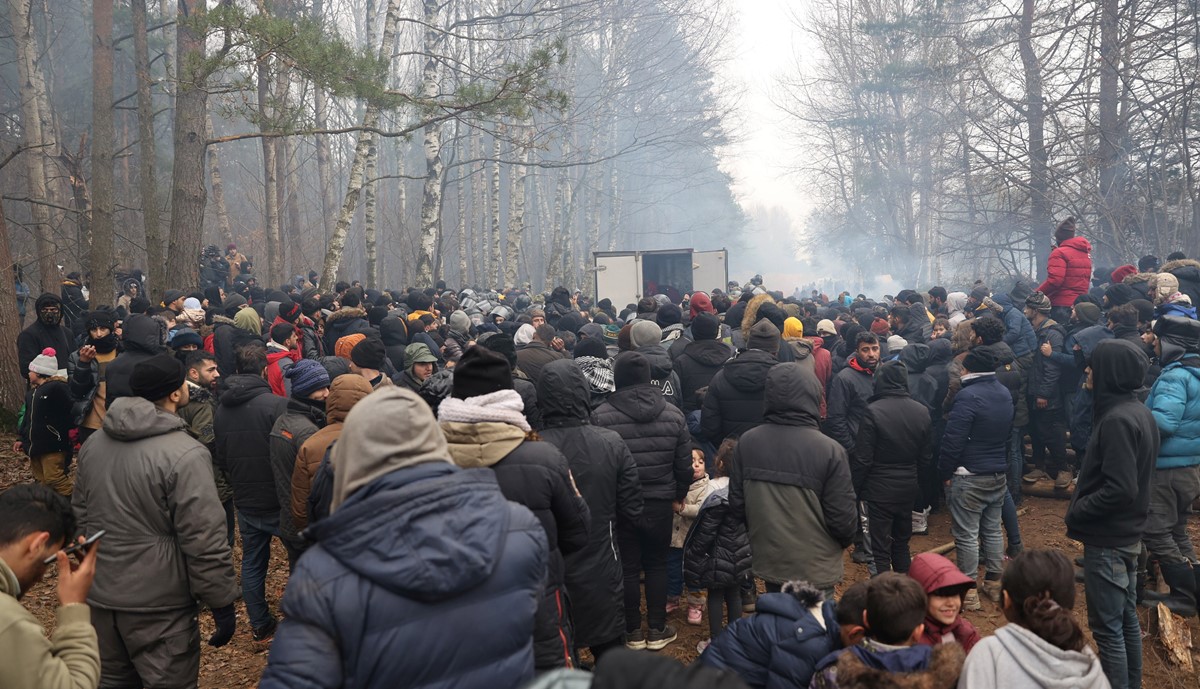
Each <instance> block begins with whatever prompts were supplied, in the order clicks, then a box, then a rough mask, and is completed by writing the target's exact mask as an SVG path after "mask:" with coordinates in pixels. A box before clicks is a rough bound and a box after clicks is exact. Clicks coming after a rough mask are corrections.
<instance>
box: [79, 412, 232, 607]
mask: <svg viewBox="0 0 1200 689" xmlns="http://www.w3.org/2000/svg"><path fill="white" fill-rule="evenodd" d="M71 506H72V507H73V508H74V510H75V518H76V519H77V520H78V527H79V530H80V533H86V534H94V533H96V532H97V531H100V530H101V529H103V530H105V531H107V532H108V535H106V536H105V537H104V544H103V546H102V547H101V548H100V551H99V552H100V554H99V556H98V559H97V560H96V579H95V580H94V581H93V582H92V589H91V591H90V592H89V593H88V603H89V604H91V605H92V606H94V607H98V608H104V609H105V610H119V611H124V612H155V611H160V610H181V609H186V608H190V607H192V606H194V605H195V604H196V601H197V600H199V601H200V602H201V603H203V604H204V605H207V606H209V607H212V608H221V607H224V606H226V605H230V604H232V603H233V601H234V600H235V599H236V598H237V596H238V593H239V590H238V585H237V576H236V575H235V573H234V569H233V560H232V555H231V553H230V549H229V543H228V542H227V541H226V540H225V510H224V509H222V507H221V501H220V500H219V499H218V498H217V488H216V483H215V482H214V481H213V471H212V460H211V459H210V457H209V454H208V450H207V449H205V447H204V446H203V445H201V444H200V442H199V441H197V440H196V439H194V438H192V437H191V436H189V435H188V433H187V431H186V429H185V424H184V422H183V419H181V418H179V417H178V416H176V415H175V414H172V413H170V412H168V411H164V410H162V409H159V408H157V407H155V406H154V404H153V403H151V402H148V401H147V400H144V399H142V398H141V397H122V398H120V399H118V400H116V401H115V402H114V403H113V404H112V405H111V406H109V408H108V413H107V414H105V416H104V426H103V427H102V428H101V429H100V431H98V432H96V433H93V434H92V435H91V437H89V438H88V440H87V442H85V443H84V444H83V448H82V449H81V450H80V452H79V471H78V474H77V475H76V477H75V491H74V493H73V494H72V496H71Z"/></svg>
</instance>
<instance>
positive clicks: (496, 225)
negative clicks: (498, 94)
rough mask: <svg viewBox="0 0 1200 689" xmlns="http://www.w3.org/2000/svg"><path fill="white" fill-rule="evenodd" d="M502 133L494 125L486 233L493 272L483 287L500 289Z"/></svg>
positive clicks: (501, 269) (501, 130)
mask: <svg viewBox="0 0 1200 689" xmlns="http://www.w3.org/2000/svg"><path fill="white" fill-rule="evenodd" d="M503 132H504V125H503V124H497V125H496V133H495V134H493V135H492V184H491V191H492V193H491V216H492V226H491V230H489V231H488V235H489V238H490V239H491V247H489V251H488V254H489V255H490V256H491V261H489V263H490V264H491V269H492V270H493V271H494V272H492V273H489V274H488V276H487V282H491V281H492V280H495V282H492V283H491V284H490V285H483V287H502V286H503V283H504V257H503V254H501V253H500V153H501V148H500V136H501V134H502V133H503Z"/></svg>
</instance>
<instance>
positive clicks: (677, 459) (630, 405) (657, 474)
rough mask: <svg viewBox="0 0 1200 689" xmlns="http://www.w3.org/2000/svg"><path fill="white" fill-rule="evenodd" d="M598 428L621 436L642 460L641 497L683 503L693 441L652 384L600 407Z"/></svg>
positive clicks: (623, 393) (622, 392) (595, 417)
mask: <svg viewBox="0 0 1200 689" xmlns="http://www.w3.org/2000/svg"><path fill="white" fill-rule="evenodd" d="M592 419H593V420H594V421H595V423H596V425H597V426H600V427H602V428H608V429H611V430H613V431H616V432H617V435H619V436H621V438H622V439H624V440H625V444H626V445H628V446H629V451H630V453H632V454H633V459H634V461H635V462H637V467H638V478H639V479H640V480H641V483H642V497H643V498H645V499H647V500H683V498H684V497H685V496H687V491H688V486H690V485H691V483H692V451H691V442H692V437H691V435H690V434H689V433H688V429H687V422H686V421H685V420H684V418H683V412H681V411H679V409H677V408H675V407H674V406H672V405H670V404H667V402H666V398H664V397H663V394H662V391H661V390H659V389H658V387H657V386H656V385H654V384H653V383H645V384H642V385H632V386H630V387H627V388H622V389H620V390H617V391H616V392H614V393H612V394H611V395H609V396H608V400H607V401H606V402H605V403H604V404H602V405H600V406H599V407H597V408H596V411H595V412H594V413H593V414H592Z"/></svg>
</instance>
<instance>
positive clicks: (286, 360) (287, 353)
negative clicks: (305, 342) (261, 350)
mask: <svg viewBox="0 0 1200 689" xmlns="http://www.w3.org/2000/svg"><path fill="white" fill-rule="evenodd" d="M300 358H301V357H300V352H298V351H296V350H294V349H275V350H272V349H268V350H267V384H268V385H270V386H271V392H273V393H275V394H276V395H279V396H280V397H290V396H291V394H292V381H291V380H289V379H287V378H285V377H284V376H283V372H284V371H286V370H287V369H289V368H291V367H292V364H294V363H296V361H298V360H299V359H300Z"/></svg>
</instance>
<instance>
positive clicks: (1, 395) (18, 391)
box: [0, 153, 37, 414]
mask: <svg viewBox="0 0 1200 689" xmlns="http://www.w3.org/2000/svg"><path fill="white" fill-rule="evenodd" d="M25 155H26V156H29V155H32V154H31V153H25ZM10 246H11V245H10V244H9V236H8V223H7V222H5V220H4V199H3V198H2V197H0V266H11V265H13V257H12V251H11V249H10V248H9V247H10ZM31 298H33V297H32V295H31ZM34 318H37V316H36V315H34ZM0 327H3V328H4V329H5V330H6V331H7V332H8V333H9V334H10V337H4V338H0V370H4V371H15V370H17V369H18V368H19V361H18V359H17V338H16V335H15V333H17V332H19V331H20V329H21V321H20V317H19V316H18V315H17V291H16V286H15V284H14V282H13V280H12V278H9V279H7V280H0ZM24 403H25V379H24V378H21V377H19V376H14V375H5V376H0V407H3V408H4V409H6V410H8V411H9V412H10V413H12V414H16V413H17V411H18V410H20V408H21V405H22V404H24Z"/></svg>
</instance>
